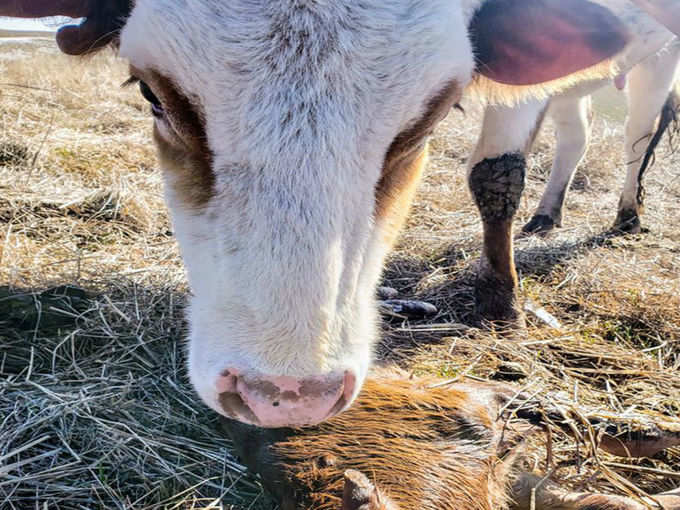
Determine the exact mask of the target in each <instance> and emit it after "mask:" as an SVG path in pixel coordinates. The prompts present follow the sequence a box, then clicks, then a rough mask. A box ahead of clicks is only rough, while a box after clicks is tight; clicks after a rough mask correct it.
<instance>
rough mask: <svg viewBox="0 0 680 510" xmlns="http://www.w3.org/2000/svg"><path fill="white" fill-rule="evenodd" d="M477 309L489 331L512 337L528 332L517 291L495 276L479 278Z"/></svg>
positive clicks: (476, 287)
mask: <svg viewBox="0 0 680 510" xmlns="http://www.w3.org/2000/svg"><path fill="white" fill-rule="evenodd" d="M475 308H476V312H477V316H478V317H479V319H480V321H481V323H482V325H483V326H484V327H486V328H488V329H491V330H493V331H496V332H498V333H502V334H504V335H505V334H507V335H510V336H515V335H516V334H517V333H521V332H524V331H525V330H526V319H525V316H524V313H523V311H522V307H521V306H520V303H519V299H518V297H517V293H516V291H515V289H514V288H508V287H507V286H506V285H503V284H501V283H500V282H499V280H498V279H497V278H494V277H493V276H488V275H480V276H479V277H478V278H477V285H476V286H475Z"/></svg>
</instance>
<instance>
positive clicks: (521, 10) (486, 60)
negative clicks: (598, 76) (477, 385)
mask: <svg viewBox="0 0 680 510" xmlns="http://www.w3.org/2000/svg"><path fill="white" fill-rule="evenodd" d="M470 37H471V40H472V45H473V47H474V50H475V56H476V59H477V72H478V73H480V74H482V75H484V76H486V77H487V78H489V79H491V80H493V81H496V82H499V83H504V84H507V85H535V84H539V83H544V82H548V81H552V80H557V79H559V78H561V77H563V76H567V75H569V74H572V73H575V72H577V71H580V70H583V69H586V68H589V67H592V66H594V65H596V64H599V63H601V62H603V61H605V60H607V59H609V58H611V57H613V56H614V55H616V54H617V53H619V52H620V51H621V50H622V49H623V48H624V47H625V45H626V44H627V42H628V41H629V39H630V36H629V34H628V31H627V29H626V27H625V25H624V24H623V23H622V22H621V20H620V19H619V18H617V17H616V16H615V15H614V14H613V13H612V12H611V11H610V10H608V9H606V8H605V7H602V6H600V5H597V4H594V3H592V2H589V1H587V0H485V1H484V3H483V4H482V6H481V7H480V9H479V10H478V11H477V12H476V13H475V15H474V17H473V19H472V22H471V24H470Z"/></svg>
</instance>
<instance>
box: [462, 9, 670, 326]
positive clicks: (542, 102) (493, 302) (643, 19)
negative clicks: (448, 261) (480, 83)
mask: <svg viewBox="0 0 680 510" xmlns="http://www.w3.org/2000/svg"><path fill="white" fill-rule="evenodd" d="M594 1H595V3H597V4H598V5H601V6H602V7H603V8H606V9H608V10H609V11H611V12H613V13H615V14H616V16H617V18H618V19H620V20H622V22H623V23H625V25H626V27H627V30H628V34H629V39H628V42H627V44H626V45H625V48H624V49H623V50H622V51H621V52H619V53H618V54H617V55H616V57H615V58H614V62H613V65H614V67H615V68H616V73H617V76H618V77H623V76H626V75H627V77H628V89H627V91H628V99H629V101H628V103H629V115H628V120H627V123H626V163H627V176H626V182H625V185H624V189H623V192H622V194H621V200H620V203H619V211H618V215H617V219H616V222H615V225H616V228H617V229H619V230H625V231H631V232H635V231H638V230H639V229H640V220H639V215H640V210H641V206H642V187H641V186H642V183H641V177H642V175H643V173H644V171H645V169H646V168H647V167H648V165H649V163H650V157H651V153H653V150H654V147H655V146H656V144H657V143H658V141H659V138H660V136H661V135H662V134H663V129H665V127H664V128H660V131H659V132H658V133H657V135H656V136H653V135H654V131H655V129H656V127H655V126H656V123H657V118H658V117H659V114H660V112H662V110H663V111H669V112H670V111H672V110H674V109H676V108H677V107H678V106H679V105H678V103H680V99H679V98H678V96H677V95H676V94H675V93H674V92H673V89H672V87H673V84H674V80H675V76H676V69H677V68H678V61H679V60H680V41H678V39H677V38H676V37H675V36H674V34H673V33H671V32H670V31H669V30H668V29H667V28H665V26H664V25H662V24H660V23H659V22H657V21H656V20H655V19H654V18H653V17H651V16H649V15H647V14H645V12H644V11H642V10H640V9H639V8H638V7H637V6H636V5H634V4H633V3H632V2H630V0H594ZM642 3H647V2H646V1H645V2H642ZM649 4H654V6H655V10H654V12H655V13H657V14H658V13H659V12H660V9H662V8H664V7H665V8H666V10H665V11H664V12H665V13H666V16H667V19H669V20H670V19H673V17H674V16H677V12H678V8H677V4H676V3H675V2H668V3H665V2H664V0H658V1H656V0H650V2H649ZM671 4H673V5H671ZM565 5H570V2H565ZM617 81H620V80H617ZM608 83H611V79H598V78H597V77H592V76H591V77H583V78H581V77H579V78H577V79H572V80H563V81H562V83H561V84H558V87H557V89H558V90H557V91H556V92H555V91H548V90H546V91H544V93H543V94H541V93H540V91H539V92H537V91H536V90H535V89H533V90H532V92H533V94H534V97H529V98H527V97H526V96H522V90H519V91H518V90H517V89H516V88H512V87H506V88H505V90H503V89H502V88H501V89H500V92H498V91H495V90H493V89H492V90H491V93H492V94H496V95H499V94H503V93H505V94H507V95H508V96H510V97H512V96H514V100H515V104H512V105H504V104H491V105H489V106H488V107H487V108H486V111H485V115H484V121H483V127H482V132H481V135H480V138H479V141H478V144H477V147H476V148H475V150H474V153H473V155H472V157H471V158H470V162H469V168H470V170H469V172H470V173H469V179H470V185H471V188H472V190H473V193H474V195H475V198H476V199H477V202H478V205H480V207H481V208H482V209H483V206H484V198H483V196H482V194H483V193H484V189H483V187H482V186H483V185H485V183H489V182H493V183H495V184H494V185H495V186H498V188H499V190H500V191H499V192H500V193H501V194H504V196H505V197H507V199H508V203H509V204H511V205H512V207H511V208H508V209H507V211H505V212H504V213H503V218H504V221H496V222H492V221H490V220H489V219H485V221H484V226H485V253H484V256H483V258H482V269H481V272H480V276H479V281H480V283H481V284H479V283H478V285H477V287H476V299H477V303H478V305H479V308H480V312H481V314H482V315H483V316H484V317H485V318H487V319H490V320H494V321H507V322H510V323H512V322H515V321H518V320H521V317H522V315H521V310H520V309H519V306H518V305H517V299H518V298H517V285H518V282H517V276H516V273H515V267H514V262H513V254H512V234H511V223H512V217H513V215H514V212H515V207H516V206H517V204H518V203H519V197H520V194H521V192H522V189H523V185H524V173H523V172H524V169H525V160H524V154H525V153H526V152H527V151H528V150H529V148H530V147H531V145H532V143H533V140H534V137H535V136H536V133H537V131H538V130H539V128H540V126H541V122H542V120H543V118H544V115H545V114H546V113H549V114H550V115H552V116H553V118H554V120H555V125H556V134H557V141H558V146H557V153H556V157H555V161H554V163H553V169H552V172H551V175H550V181H549V183H548V186H547V188H546V191H545V193H544V195H543V197H542V199H541V202H540V204H539V205H538V208H537V210H536V211H535V214H534V216H533V218H532V219H531V221H530V222H529V223H528V224H527V225H525V227H524V231H525V232H545V231H548V230H550V229H552V228H554V227H555V226H559V225H560V224H561V221H562V207H563V204H564V200H565V197H566V193H567V190H568V187H569V183H570V182H571V179H572V178H573V175H574V172H575V170H576V167H577V165H578V163H579V162H580V160H581V159H582V157H583V155H584V154H585V150H586V147H587V143H588V136H589V128H590V119H589V115H590V102H589V101H590V98H589V94H591V93H592V92H594V91H596V90H597V89H598V88H601V87H603V86H604V85H606V84H608ZM669 94H670V96H669ZM501 99H502V98H501ZM671 115H675V113H674V112H672V113H671ZM662 125H663V123H662ZM665 125H666V126H667V121H666V124H665ZM509 126H512V129H509ZM650 140H651V141H650ZM645 142H647V143H645ZM480 197H482V199H481V200H480ZM482 216H483V217H484V212H483V211H482ZM499 239H503V240H504V242H503V243H500V242H498V240H499ZM494 240H495V241H494Z"/></svg>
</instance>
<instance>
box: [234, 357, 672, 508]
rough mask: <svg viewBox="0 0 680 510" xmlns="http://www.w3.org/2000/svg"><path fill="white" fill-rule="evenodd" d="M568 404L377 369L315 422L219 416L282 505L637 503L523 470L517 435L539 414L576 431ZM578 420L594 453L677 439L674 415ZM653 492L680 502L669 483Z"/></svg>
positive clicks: (654, 448) (651, 448)
mask: <svg viewBox="0 0 680 510" xmlns="http://www.w3.org/2000/svg"><path fill="white" fill-rule="evenodd" d="M567 407H568V405H565V403H563V402H562V403H559V404H556V403H552V404H551V403H550V402H549V401H548V399H546V398H542V399H541V398H536V397H535V396H533V395H527V394H524V393H523V392H522V391H520V390H519V389H517V388H513V387H512V386H511V385H508V384H500V383H481V382H478V381H473V380H470V381H458V382H456V383H450V384H446V381H441V380H439V379H436V378H427V377H415V378H411V377H409V376H408V374H403V373H400V371H398V370H395V369H393V368H390V367H380V368H379V369H377V370H372V372H371V374H370V376H369V378H368V379H367V381H366V384H365V385H364V389H363V391H362V393H361V395H360V396H359V398H358V399H357V402H356V403H355V405H353V406H352V407H351V408H350V409H349V410H347V411H346V412H344V413H342V414H341V415H340V416H337V417H334V418H332V419H330V420H328V421H327V422H325V423H323V424H321V425H318V426H316V427H311V428H305V429H300V430H287V429H283V430H269V429H262V428H257V427H253V426H250V425H244V424H242V423H239V422H236V421H233V420H227V419H224V420H223V422H224V423H223V426H224V429H225V431H226V432H227V434H228V435H229V436H230V437H231V439H232V441H233V443H234V446H235V448H236V451H237V453H238V455H239V456H240V458H241V460H242V461H243V462H244V463H245V464H246V466H248V467H249V468H250V469H251V470H253V471H254V472H256V473H259V474H260V475H261V479H262V481H263V484H264V486H265V487H266V488H267V489H268V490H269V492H270V493H271V494H272V495H273V496H274V497H275V499H276V500H277V502H278V503H279V507H280V508H282V509H283V510H294V509H297V508H305V509H308V510H341V509H342V510H383V509H384V510H397V509H399V508H401V509H402V510H411V509H418V510H458V509H465V510H509V509H512V510H531V509H533V510H598V509H600V510H605V509H609V510H642V509H644V508H647V507H646V506H645V505H643V504H642V502H641V501H636V500H635V499H633V498H629V497H628V498H626V497H621V496H615V495H605V494H597V493H594V492H590V493H589V492H586V491H584V492H575V491H570V490H568V489H567V488H566V487H564V486H563V485H561V484H560V483H559V481H557V480H548V479H547V478H545V477H544V476H541V475H539V474H536V473H528V472H526V471H524V470H523V468H522V466H523V459H524V457H525V456H524V454H523V453H524V451H525V450H526V447H525V442H526V440H527V439H528V438H529V437H532V436H535V434H536V433H537V432H540V431H541V430H543V429H544V428H545V425H546V423H552V424H553V426H554V427H558V429H557V431H559V430H560V429H563V430H564V431H565V432H567V434H573V433H574V432H573V430H574V429H572V427H574V428H575V429H576V430H578V425H577V424H578V423H579V420H577V419H574V417H573V416H571V415H570V413H569V411H567V409H566V408H567ZM581 412H583V410H581ZM583 419H584V420H586V422H587V423H588V425H589V426H592V427H593V430H594V432H593V435H594V436H596V438H597V439H595V441H596V443H598V444H597V445H596V446H599V449H600V450H604V451H608V452H610V453H614V454H616V455H620V456H622V457H647V456H652V455H654V454H656V453H658V452H660V451H662V450H663V449H665V448H670V447H673V446H676V445H678V444H680V422H678V420H677V419H672V418H666V417H662V416H649V415H648V416H644V415H640V416H628V417H627V418H626V419H621V418H620V417H617V416H608V417H606V418H603V415H602V414H601V413H599V414H598V413H591V414H587V413H586V415H584V416H583ZM634 423H635V424H636V426H632V427H631V424H634ZM636 427H637V428H636ZM585 435H586V436H587V434H585ZM369 478H370V481H369ZM532 493H533V496H532ZM532 499H533V505H532ZM654 500H656V502H658V503H662V504H663V505H664V506H663V508H665V509H666V510H680V491H675V492H671V493H667V494H663V495H659V496H656V497H655V498H654ZM654 500H652V499H647V500H646V502H647V503H648V504H649V505H650V506H649V508H660V507H657V506H656V504H655V502H654Z"/></svg>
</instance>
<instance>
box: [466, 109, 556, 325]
mask: <svg viewBox="0 0 680 510" xmlns="http://www.w3.org/2000/svg"><path fill="white" fill-rule="evenodd" d="M546 107H547V101H530V102H527V103H522V104H520V105H517V106H515V107H512V108H511V107H501V106H496V107H487V109H486V111H485V112H484V122H483V125H482V133H481V135H480V137H479V141H478V142H477V146H476V148H475V151H474V153H473V155H472V156H471V157H470V165H469V174H468V183H469V185H470V190H471V191H472V195H473V197H474V199H475V202H476V203H477V207H478V208H479V211H480V213H481V216H482V221H483V224H484V248H483V252H482V260H481V264H480V269H479V275H478V277H477V283H476V288H475V301H476V305H477V311H478V314H479V315H480V316H481V318H482V319H483V320H487V321H492V322H493V323H494V326H495V327H498V326H504V325H505V326H507V325H513V326H520V327H523V325H524V316H523V314H522V311H521V308H520V306H519V300H518V297H517V288H518V281H517V272H516V270H515V262H514V259H513V246H512V220H513V218H514V215H515V212H516V211H517V208H518V206H519V200H520V197H521V194H522V190H523V188H524V178H525V173H526V161H525V159H524V156H523V154H524V153H525V152H526V151H527V150H528V149H529V147H530V146H531V144H532V143H533V140H534V137H535V135H536V133H537V131H538V130H539V129H540V126H541V121H542V120H543V116H544V114H545V110H546Z"/></svg>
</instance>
